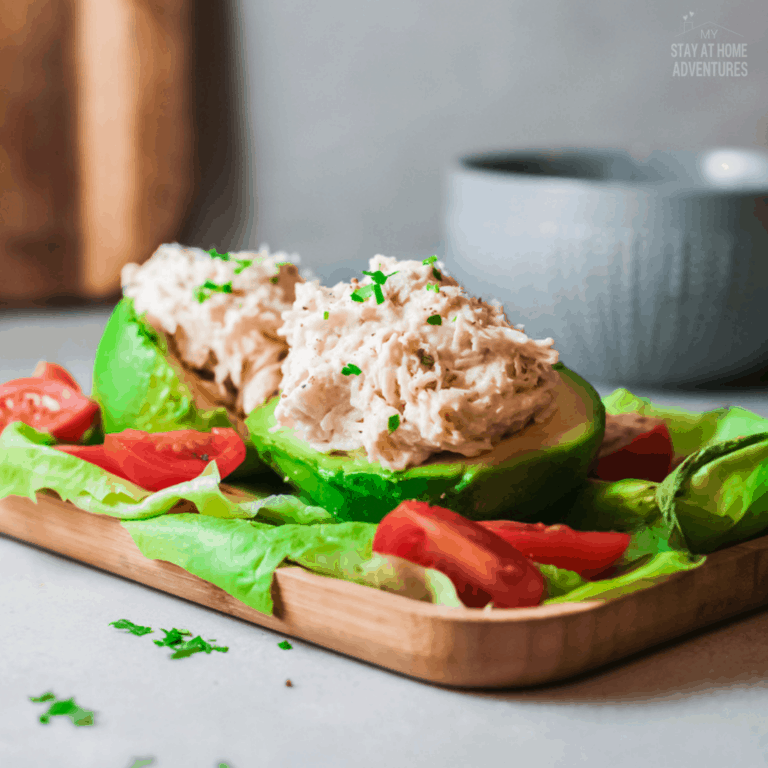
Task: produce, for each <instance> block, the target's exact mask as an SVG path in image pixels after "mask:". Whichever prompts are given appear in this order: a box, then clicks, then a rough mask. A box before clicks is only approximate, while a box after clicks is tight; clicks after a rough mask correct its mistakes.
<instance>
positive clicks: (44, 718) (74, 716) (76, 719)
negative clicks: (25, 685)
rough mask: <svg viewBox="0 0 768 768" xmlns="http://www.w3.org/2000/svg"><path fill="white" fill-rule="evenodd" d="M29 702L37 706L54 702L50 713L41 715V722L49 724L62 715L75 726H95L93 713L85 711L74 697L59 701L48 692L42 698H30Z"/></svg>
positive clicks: (50, 707)
mask: <svg viewBox="0 0 768 768" xmlns="http://www.w3.org/2000/svg"><path fill="white" fill-rule="evenodd" d="M29 700H30V701H32V702H34V703H35V704H40V703H47V702H49V701H50V702H52V703H51V704H50V706H49V707H48V711H47V712H44V713H43V714H42V715H40V722H41V723H43V724H46V725H47V724H48V723H49V722H50V720H51V718H52V717H55V716H56V715H62V716H65V717H69V718H70V719H71V720H72V722H73V723H74V724H75V725H93V712H92V711H91V710H89V709H83V708H82V707H80V706H78V705H77V704H75V699H74V697H72V698H69V699H58V698H56V696H55V695H54V694H53V693H51V692H50V691H48V693H44V694H43V695H42V696H30V697H29Z"/></svg>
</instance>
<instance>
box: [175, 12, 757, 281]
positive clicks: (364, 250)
mask: <svg viewBox="0 0 768 768" xmlns="http://www.w3.org/2000/svg"><path fill="white" fill-rule="evenodd" d="M231 5H232V8H233V9H235V10H234V12H233V17H232V18H231V19H230V21H229V25H230V27H231V32H230V37H231V41H230V46H231V50H232V52H233V56H232V60H231V61H230V63H229V65H228V67H229V70H228V71H229V73H230V74H229V77H230V79H231V80H232V81H233V82H231V83H229V84H225V82H224V78H222V81H221V82H220V83H210V84H209V88H210V89H211V90H216V91H217V92H218V91H219V90H220V89H222V88H226V89H228V91H227V92H231V97H230V98H229V99H228V101H229V109H228V110H227V109H225V105H224V104H220V105H219V104H217V105H215V106H216V107H217V108H216V109H214V110H211V112H210V114H215V115H216V120H217V122H221V121H225V120H227V119H229V120H230V121H231V123H232V126H231V131H230V133H231V136H229V135H228V136H227V137H226V140H223V139H221V140H219V141H218V142H217V144H218V145H219V146H221V147H224V146H230V145H231V146H233V150H232V153H231V156H229V158H228V159H226V158H225V159H226V160H227V164H226V165H222V163H220V162H216V163H214V168H215V169H217V170H218V169H221V168H226V173H221V174H220V175H218V176H217V177H216V178H215V179H213V180H211V181H210V182H209V183H210V184H211V186H212V188H213V189H214V190H215V191H214V192H211V191H210V190H206V191H205V193H204V194H205V197H206V206H204V207H203V208H202V213H200V214H199V220H198V222H197V227H196V228H195V230H194V232H191V233H190V235H189V237H190V240H192V241H194V243H199V244H200V245H203V246H205V247H210V246H211V245H212V244H213V243H214V242H215V243H217V244H221V245H223V246H225V247H234V246H236V245H239V244H242V243H244V244H250V245H257V244H258V243H260V242H268V243H269V244H270V245H271V246H272V247H273V248H276V249H285V250H288V251H298V252H299V253H300V254H301V255H302V257H303V258H304V259H305V261H307V263H312V264H316V265H317V266H318V269H317V271H318V274H323V275H324V276H327V275H326V270H327V273H329V274H330V273H332V272H333V271H334V269H335V266H334V265H336V264H337V263H338V262H339V261H345V260H350V259H359V258H361V257H363V258H368V257H369V256H373V255H374V254H376V253H384V254H388V255H393V256H402V255H406V254H407V255H411V254H422V255H429V254H430V253H432V252H433V251H437V252H439V249H440V241H441V234H440V205H441V188H442V173H443V170H444V169H445V167H446V166H447V164H448V163H449V161H451V160H453V159H454V158H455V157H457V156H459V155H463V154H465V153H467V152H473V151H483V150H491V149H512V148H519V147H531V146H545V147H546V146H552V147H562V146H594V147H606V146H610V147H621V148H625V149H628V150H630V151H631V152H632V153H633V154H635V155H636V156H637V157H643V156H644V155H645V154H647V153H648V152H650V151H651V150H654V149H699V148H703V147H707V146H713V145H737V146H755V145H757V146H763V147H765V146H766V143H767V137H766V130H767V129H768V115H766V107H765V104H766V102H768V47H766V45H765V39H766V30H767V29H768V14H766V13H765V3H764V0H709V1H708V2H707V3H706V4H704V5H701V6H696V7H694V6H690V7H689V6H687V5H679V4H675V3H672V4H670V3H669V2H667V1H666V0H649V1H648V2H645V3H636V2H632V0H594V2H591V3H573V2H569V0H549V2H539V3H537V2H525V1H524V0H479V2H473V3H467V2H463V1H462V0H420V1H419V2H409V1H408V0H391V1H390V2H387V3H361V2H356V1H355V0H326V2H324V3H322V4H318V3H314V2H310V0H287V1H286V0H262V1H261V2H250V1H249V0H237V2H236V3H233V4H231ZM691 9H692V10H694V11H695V16H694V19H693V21H694V23H695V25H699V24H700V23H705V22H714V23H716V24H719V25H721V26H722V27H724V28H725V29H726V30H731V31H732V32H730V33H726V32H725V31H720V32H719V37H718V40H719V41H720V40H724V39H725V36H726V35H728V37H727V41H728V42H736V41H738V42H745V43H747V46H748V56H747V59H746V61H747V63H748V72H749V74H748V76H747V77H714V78H709V77H673V65H674V63H675V61H676V60H675V59H673V58H672V56H671V45H672V44H673V43H680V42H681V40H689V39H690V37H691V33H688V34H687V36H686V37H685V38H681V37H678V35H680V34H681V33H682V30H683V15H684V14H687V13H688V11H689V10H691ZM697 34H700V30H699V32H693V36H694V37H696V35H697ZM216 39H217V40H218V39H221V37H220V36H219V35H218V34H217V37H216ZM224 178H226V179H227V180H228V185H227V186H224V185H223V184H222V183H221V181H222V179H224ZM358 268H359V267H358Z"/></svg>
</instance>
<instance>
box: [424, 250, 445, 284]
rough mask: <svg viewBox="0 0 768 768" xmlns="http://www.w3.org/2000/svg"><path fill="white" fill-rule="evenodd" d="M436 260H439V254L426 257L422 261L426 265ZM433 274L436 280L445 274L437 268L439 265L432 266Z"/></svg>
mask: <svg viewBox="0 0 768 768" xmlns="http://www.w3.org/2000/svg"><path fill="white" fill-rule="evenodd" d="M436 261H437V256H429V257H427V258H426V259H424V261H422V262H421V263H422V264H423V265H424V266H427V265H428V264H434V263H435V262H436ZM432 274H433V275H434V277H435V280H442V279H443V276H442V275H441V274H440V270H439V269H437V267H432ZM427 288H429V286H427Z"/></svg>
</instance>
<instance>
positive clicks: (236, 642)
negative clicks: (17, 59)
mask: <svg viewBox="0 0 768 768" xmlns="http://www.w3.org/2000/svg"><path fill="white" fill-rule="evenodd" d="M107 316H108V313H107V311H106V310H94V311H90V312H85V311H66V312H64V311H62V312H58V313H54V314H51V313H22V314H13V315H11V314H6V315H4V316H0V381H6V380H8V379H10V378H14V377H18V376H24V375H29V374H30V373H31V370H32V368H33V367H34V365H35V363H36V362H37V361H38V360H40V359H48V360H52V361H55V362H59V363H61V364H63V365H65V366H66V367H67V368H68V369H69V370H70V371H71V372H72V373H73V374H74V376H75V377H76V378H77V379H78V380H79V381H80V382H81V383H82V384H83V387H84V389H85V390H86V391H88V390H89V389H90V385H91V365H92V362H93V356H94V352H95V348H96V344H97V342H98V339H99V337H100V334H101V331H102V329H103V326H104V323H105V322H106V318H107ZM599 389H600V391H601V394H606V393H607V392H608V391H610V390H611V387H601V388H599ZM639 394H651V393H648V392H640V393H639ZM654 396H655V397H656V398H657V399H658V400H660V401H662V402H667V403H668V404H680V405H686V406H688V407H691V408H694V409H705V408H710V407H715V406H718V405H722V404H724V403H730V404H733V405H742V406H744V407H747V408H751V409H753V410H756V411H759V412H761V413H763V414H764V415H766V416H768V396H767V395H766V393H760V392H742V393H735V392H733V391H731V392H729V393H727V394H725V393H719V392H706V393H701V392H699V393H696V394H691V393H687V394H686V393H679V392H664V393H655V395H654ZM0 616H1V617H2V618H0V627H1V628H2V632H1V633H0V637H1V638H2V640H1V641H0V766H9V767H10V766H13V768H41V767H42V766H56V767H57V768H90V767H91V766H93V768H97V767H98V768H107V767H112V768H131V766H134V765H151V766H152V767H153V768H154V767H155V766H157V768H177V767H178V768H198V767H199V768H218V766H219V765H220V764H224V765H227V766H229V767H230V768H252V767H253V766H302V767H303V766H318V767H320V766H329V768H330V767H331V766H334V767H337V766H347V765H349V766H353V765H359V764H363V765H375V766H379V765H381V766H394V765H425V766H432V765H434V766H440V767H441V768H447V767H448V766H456V767H457V768H459V767H461V768H465V767H467V766H476V765H477V766H480V765H511V764H524V765H535V766H562V767H563V768H564V767H565V766H572V765H586V766H590V768H602V767H603V766H606V767H607V766H638V767H639V766H642V767H643V768H647V766H648V765H683V766H687V765H691V766H693V765H696V766H697V768H708V767H709V766H713V767H714V766H718V768H719V767H720V766H723V765H732V764H741V765H748V766H752V765H763V764H764V763H765V761H766V755H768V719H767V718H766V716H765V713H766V709H768V611H758V612H753V613H751V614H748V615H745V616H743V617H741V618H739V619H737V620H734V621H730V622H727V623H723V624H720V625H716V626H714V627H712V628H710V629H708V630H707V631H705V632H700V633H697V634H695V635H693V636H690V637H687V638H685V639H682V640H679V641H675V642H672V643H668V644H666V645H664V646H661V647H659V648H656V649H654V650H652V651H648V652H646V653H642V654H640V655H637V656H634V657H631V658H630V659H627V660H625V661H623V662H621V663H617V664H614V665H612V666H610V667H606V668H603V669H601V670H599V671H597V672H594V673H592V674H589V675H585V676H583V677H580V678H577V679H573V680H570V681H567V682H564V683H561V684H559V685H553V686H546V687H540V688H536V689H527V690H520V691H504V692H477V691H457V690H450V689H443V688H438V687H436V686H432V685H428V684H424V683H421V682H417V681H414V680H411V679H408V678H406V677H402V676H400V675H397V674H394V673H391V672H387V671H385V670H383V669H379V668H376V667H373V666H370V665H368V664H364V663H362V662H358V661H355V660H354V659H350V658H346V657H344V656H341V655H339V654H336V653H333V652H330V651H326V650H324V649H322V648H319V647H316V646H313V645H311V644H308V643H305V642H300V641H292V644H293V648H292V649H291V650H282V649H281V648H279V647H278V645H277V644H278V642H280V641H281V640H283V639H284V638H283V637H282V636H280V635H278V634H275V633H274V632H271V631H268V630H265V629H261V628H259V627H256V626H253V625H250V624H247V623H246V622H243V621H239V620H237V619H234V618H230V617H228V616H225V615H222V614H219V613H216V612H215V611H212V610H208V609H206V608H202V607H199V606H196V605H193V604H191V603H188V602H185V601H183V600H180V599H177V598H174V597H171V596H169V595H166V594H164V593H161V592H157V591H154V590H152V589H149V588H146V587H143V586H140V585H138V584H134V583H132V582H130V581H127V580H124V579H121V578H119V577H116V576H112V575H109V574H106V573H103V572H101V571H98V570H95V569H93V568H89V567H87V566H84V565H80V564H78V563H76V562H73V561H70V560H67V559H66V558H63V557H59V556H57V555H54V554H50V553H48V552H44V551H41V550H38V549H36V548H34V547H31V546H28V545H26V544H22V543H19V542H17V541H14V540H12V539H9V538H7V537H2V536H0ZM119 618H128V619H130V620H132V621H134V622H137V623H139V624H145V625H149V626H152V627H154V628H155V629H156V630H157V629H159V628H161V627H164V628H166V629H170V628H171V627H174V626H175V627H186V628H188V629H191V630H193V631H194V632H195V633H199V634H202V635H203V637H206V638H216V639H217V641H218V642H219V643H222V644H224V645H227V646H229V649H230V650H229V652H228V653H226V654H224V653H213V654H211V655H205V654H197V655H195V656H192V657H190V658H186V659H179V660H170V659H169V658H168V657H169V653H168V652H167V650H166V649H163V648H158V647H156V646H155V645H153V643H152V642H151V640H152V639H153V638H155V637H157V636H158V635H157V634H155V635H150V636H148V637H135V636H133V635H129V634H124V633H122V632H119V631H117V630H115V629H114V628H112V627H110V626H109V623H110V622H112V621H114V620H116V619H119ZM288 678H290V679H291V681H292V682H293V687H286V685H285V681H286V679H288ZM48 690H52V691H53V692H54V693H55V694H56V695H57V696H59V697H62V698H67V697H69V696H74V697H75V700H76V702H77V703H78V704H80V705H81V706H83V707H85V708H87V709H92V710H94V711H95V713H96V725H95V726H94V727H91V728H77V727H75V726H74V725H73V724H72V723H71V721H70V720H69V719H67V718H53V719H52V721H51V723H50V724H48V725H41V724H40V723H39V722H38V720H37V717H38V715H39V714H40V713H41V712H42V711H43V707H44V705H42V704H33V703H31V702H30V701H29V700H28V697H29V696H39V695H40V694H42V693H43V692H45V691H48ZM139 758H147V759H149V758H152V759H153V762H151V763H144V762H138V763H137V762H136V761H137V760H138V759H139Z"/></svg>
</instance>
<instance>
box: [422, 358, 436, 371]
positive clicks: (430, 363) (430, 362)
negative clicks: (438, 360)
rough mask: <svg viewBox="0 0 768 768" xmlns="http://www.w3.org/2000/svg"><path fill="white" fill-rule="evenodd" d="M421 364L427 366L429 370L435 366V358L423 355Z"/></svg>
mask: <svg viewBox="0 0 768 768" xmlns="http://www.w3.org/2000/svg"><path fill="white" fill-rule="evenodd" d="M421 364H422V365H426V366H427V368H430V367H431V366H433V365H434V364H435V358H434V357H432V356H431V355H422V356H421Z"/></svg>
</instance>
